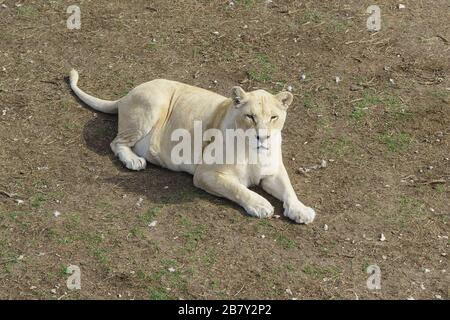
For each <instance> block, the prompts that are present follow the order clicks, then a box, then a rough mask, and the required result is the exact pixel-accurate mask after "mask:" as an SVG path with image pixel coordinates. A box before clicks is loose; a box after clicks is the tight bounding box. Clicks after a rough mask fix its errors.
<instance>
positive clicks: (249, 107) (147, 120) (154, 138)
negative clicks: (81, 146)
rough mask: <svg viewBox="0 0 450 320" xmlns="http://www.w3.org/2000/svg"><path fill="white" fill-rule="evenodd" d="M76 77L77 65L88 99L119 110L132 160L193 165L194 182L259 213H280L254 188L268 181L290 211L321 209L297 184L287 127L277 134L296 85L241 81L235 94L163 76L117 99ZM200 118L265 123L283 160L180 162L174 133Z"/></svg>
mask: <svg viewBox="0 0 450 320" xmlns="http://www.w3.org/2000/svg"><path fill="white" fill-rule="evenodd" d="M77 82H78V73H77V71H75V70H72V71H71V72H70V85H71V88H72V90H73V91H74V93H75V94H76V95H77V96H78V97H79V98H80V99H81V100H82V101H83V102H85V103H86V104H88V105H89V106H91V107H92V108H94V109H95V110H98V111H101V112H106V113H118V116H119V119H118V121H119V124H118V134H117V136H116V138H115V139H114V141H113V142H112V143H111V149H112V150H113V152H114V154H115V155H116V156H118V157H119V159H120V160H121V161H122V162H123V163H124V164H125V166H126V167H127V168H129V169H131V170H142V169H145V167H146V163H147V161H149V162H150V163H153V164H156V165H160V166H162V167H165V168H169V169H171V170H174V171H185V172H188V173H190V174H192V175H193V176H194V185H195V186H197V187H199V188H201V189H203V190H205V191H207V192H209V193H211V194H214V195H217V196H221V197H224V198H227V199H230V200H232V201H234V202H236V203H238V204H239V205H241V206H242V207H243V208H244V209H245V210H246V212H247V213H248V214H250V215H252V216H255V217H259V218H263V217H270V216H272V215H273V213H274V208H273V207H272V205H271V204H270V202H269V201H267V200H266V199H265V198H264V197H262V196H261V195H259V194H257V193H256V192H254V191H251V190H250V189H248V187H250V186H253V185H261V187H262V188H263V189H264V190H265V191H266V192H268V193H269V194H272V195H273V196H274V197H276V198H277V199H279V200H281V201H282V202H283V207H284V215H285V216H287V217H288V218H290V219H292V220H294V221H295V222H297V223H305V224H307V223H311V222H312V221H313V220H314V217H315V212H314V210H313V209H312V208H310V207H307V206H305V205H304V204H303V203H302V202H300V201H299V200H298V198H297V196H296V194H295V191H294V188H293V187H292V185H291V182H290V180H289V176H288V174H287V171H286V169H285V167H284V165H283V162H282V154H281V135H277V132H280V131H281V129H282V127H283V125H284V121H285V119H286V109H287V108H288V106H289V105H290V104H291V102H292V99H293V97H292V94H291V93H289V92H281V93H279V94H277V95H272V94H270V93H268V92H266V91H264V90H256V91H252V92H244V90H242V88H240V87H234V88H233V90H232V94H231V96H230V98H226V97H224V96H221V95H219V94H216V93H213V92H211V91H208V90H205V89H201V88H197V87H193V86H189V85H186V84H183V83H179V82H175V81H169V80H164V79H157V80H153V81H150V82H146V83H144V84H141V85H139V86H137V87H136V88H134V89H133V90H132V91H131V92H130V93H128V94H127V95H126V96H125V97H123V98H121V99H119V100H117V101H106V100H101V99H97V98H95V97H92V96H90V95H88V94H86V93H85V92H83V91H82V90H80V89H79V88H78V86H77ZM249 114H251V115H254V119H251V118H249V116H248V115H249ZM195 120H201V121H202V122H203V127H204V128H205V129H208V128H216V129H219V130H221V131H222V132H223V131H224V130H225V129H238V128H242V129H244V130H245V129H249V128H254V129H256V130H261V129H265V130H267V132H269V134H268V137H261V141H264V138H265V139H267V141H270V142H271V151H272V153H271V154H272V157H276V158H277V159H279V160H280V161H269V165H267V164H264V165H263V164H260V163H257V164H242V163H240V164H233V165H230V164H213V165H207V164H175V163H173V162H172V161H171V150H172V148H173V147H174V146H175V145H176V144H177V143H178V142H177V141H171V134H172V132H173V131H174V130H175V129H179V128H184V129H186V130H188V131H189V132H190V133H191V134H193V126H194V121H195ZM270 132H273V133H274V134H273V136H270ZM269 139H270V140H269ZM261 143H263V142H261ZM269 160H271V159H269ZM272 160H275V158H273V159H272ZM270 163H275V164H276V163H277V164H276V165H274V164H270ZM263 171H264V174H262V172H263Z"/></svg>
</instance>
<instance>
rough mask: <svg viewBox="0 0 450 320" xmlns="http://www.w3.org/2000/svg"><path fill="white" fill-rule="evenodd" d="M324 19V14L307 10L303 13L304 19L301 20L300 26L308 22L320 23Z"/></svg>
mask: <svg viewBox="0 0 450 320" xmlns="http://www.w3.org/2000/svg"><path fill="white" fill-rule="evenodd" d="M322 19H323V14H322V13H321V12H320V11H318V10H315V9H307V10H305V12H304V13H303V16H302V18H301V19H300V24H304V23H307V22H310V23H320V22H321V21H322Z"/></svg>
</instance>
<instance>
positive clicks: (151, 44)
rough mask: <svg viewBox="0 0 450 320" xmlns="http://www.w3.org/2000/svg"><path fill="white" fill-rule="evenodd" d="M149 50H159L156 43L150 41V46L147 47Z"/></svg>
mask: <svg viewBox="0 0 450 320" xmlns="http://www.w3.org/2000/svg"><path fill="white" fill-rule="evenodd" d="M147 48H148V49H150V50H151V51H154V50H156V48H157V44H156V42H154V41H150V42H149V44H148V45H147Z"/></svg>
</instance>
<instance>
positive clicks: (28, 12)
mask: <svg viewBox="0 0 450 320" xmlns="http://www.w3.org/2000/svg"><path fill="white" fill-rule="evenodd" d="M17 15H18V16H20V17H26V18H33V17H36V16H37V15H38V11H37V10H36V9H35V8H33V7H32V6H24V5H22V6H20V7H17Z"/></svg>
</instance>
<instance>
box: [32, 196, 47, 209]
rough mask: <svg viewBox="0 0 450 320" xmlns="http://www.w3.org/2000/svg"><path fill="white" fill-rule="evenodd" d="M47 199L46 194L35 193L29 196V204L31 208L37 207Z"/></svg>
mask: <svg viewBox="0 0 450 320" xmlns="http://www.w3.org/2000/svg"><path fill="white" fill-rule="evenodd" d="M47 201H48V197H47V196H46V195H43V194H37V195H35V196H34V197H32V198H31V201H30V203H31V206H32V207H33V208H36V209H37V208H39V207H40V206H42V205H43V204H44V203H45V202H47Z"/></svg>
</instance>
